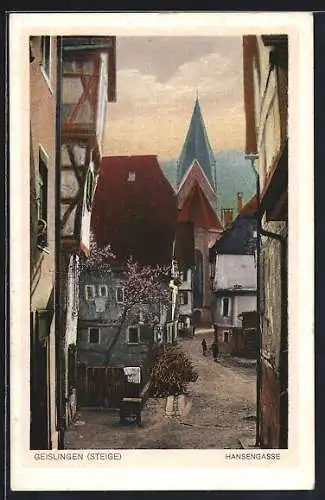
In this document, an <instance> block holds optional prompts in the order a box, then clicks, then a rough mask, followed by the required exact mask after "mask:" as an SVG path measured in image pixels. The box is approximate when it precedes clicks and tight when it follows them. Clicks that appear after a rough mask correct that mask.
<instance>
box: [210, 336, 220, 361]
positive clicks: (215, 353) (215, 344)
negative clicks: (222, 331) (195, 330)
mask: <svg viewBox="0 0 325 500" xmlns="http://www.w3.org/2000/svg"><path fill="white" fill-rule="evenodd" d="M211 351H212V356H213V359H214V361H218V356H219V346H218V342H217V340H216V339H215V340H214V341H213V344H212V346H211Z"/></svg>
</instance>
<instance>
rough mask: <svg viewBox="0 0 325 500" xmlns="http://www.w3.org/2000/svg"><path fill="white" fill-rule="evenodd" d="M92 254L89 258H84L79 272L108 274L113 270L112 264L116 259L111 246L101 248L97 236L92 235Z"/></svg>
mask: <svg viewBox="0 0 325 500" xmlns="http://www.w3.org/2000/svg"><path fill="white" fill-rule="evenodd" d="M89 246H90V249H89V250H90V253H89V257H87V258H86V257H84V258H83V259H82V260H81V262H80V266H79V272H80V273H81V272H82V271H99V272H101V271H102V272H107V271H110V270H111V267H112V266H111V262H112V260H114V259H115V258H116V256H115V254H114V252H113V251H112V248H111V246H110V245H106V246H105V247H102V248H101V247H99V246H98V245H97V243H96V240H95V236H94V234H93V233H92V232H91V233H90V245H89Z"/></svg>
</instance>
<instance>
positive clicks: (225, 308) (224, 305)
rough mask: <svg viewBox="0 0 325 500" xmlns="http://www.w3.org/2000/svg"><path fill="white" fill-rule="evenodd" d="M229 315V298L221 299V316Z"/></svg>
mask: <svg viewBox="0 0 325 500" xmlns="http://www.w3.org/2000/svg"><path fill="white" fill-rule="evenodd" d="M229 313H230V298H229V297H223V298H222V301H221V314H222V316H224V317H227V316H229Z"/></svg>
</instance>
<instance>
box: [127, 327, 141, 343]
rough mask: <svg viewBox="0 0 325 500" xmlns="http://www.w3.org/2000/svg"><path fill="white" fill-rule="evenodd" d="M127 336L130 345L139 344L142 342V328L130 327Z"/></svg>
mask: <svg viewBox="0 0 325 500" xmlns="http://www.w3.org/2000/svg"><path fill="white" fill-rule="evenodd" d="M127 334H128V337H127V341H128V343H129V344H138V343H139V342H140V328H139V327H138V326H129V328H128V331H127Z"/></svg>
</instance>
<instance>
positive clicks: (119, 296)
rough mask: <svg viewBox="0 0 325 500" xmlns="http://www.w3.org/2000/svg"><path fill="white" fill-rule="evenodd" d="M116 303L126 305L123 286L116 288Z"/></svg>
mask: <svg viewBox="0 0 325 500" xmlns="http://www.w3.org/2000/svg"><path fill="white" fill-rule="evenodd" d="M116 302H117V303H118V304H123V303H124V287H123V286H118V287H117V288H116Z"/></svg>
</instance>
